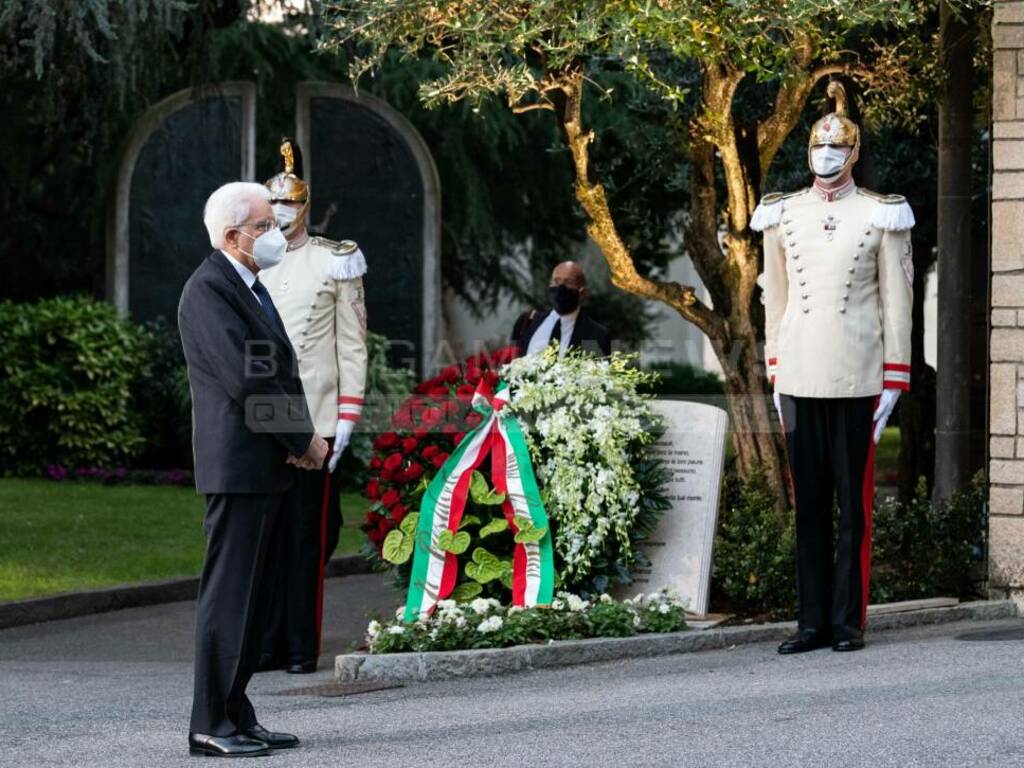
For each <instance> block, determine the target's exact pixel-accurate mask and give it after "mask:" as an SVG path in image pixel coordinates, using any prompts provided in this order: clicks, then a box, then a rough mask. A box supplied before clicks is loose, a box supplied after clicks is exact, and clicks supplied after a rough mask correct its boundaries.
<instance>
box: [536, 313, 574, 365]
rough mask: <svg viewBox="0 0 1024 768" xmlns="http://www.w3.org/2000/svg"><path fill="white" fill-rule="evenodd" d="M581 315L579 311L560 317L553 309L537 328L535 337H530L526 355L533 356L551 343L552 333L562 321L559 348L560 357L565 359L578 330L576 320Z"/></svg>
mask: <svg viewBox="0 0 1024 768" xmlns="http://www.w3.org/2000/svg"><path fill="white" fill-rule="evenodd" d="M579 314H580V311H579V310H578V309H577V310H575V311H574V312H570V313H569V314H568V315H559V314H558V313H557V312H556V311H555V310H553V309H552V310H551V312H550V313H549V314H548V316H547V317H545V318H544V320H543V321H542V322H541V324H540V325H539V326H537V330H536V331H534V332H533V336H531V337H530V343H529V344H528V345H527V347H526V354H528V355H532V354H535V353H537V352H540V351H541V350H542V349H544V347H546V346H547V345H548V343H549V342H550V341H551V332H552V331H553V330H555V323H557V322H558V321H559V319H561V321H562V343H561V345H560V346H559V348H558V356H559V357H563V356H564V355H565V350H567V349H568V348H569V342H570V341H571V340H572V332H573V329H575V328H576V318H577V317H579Z"/></svg>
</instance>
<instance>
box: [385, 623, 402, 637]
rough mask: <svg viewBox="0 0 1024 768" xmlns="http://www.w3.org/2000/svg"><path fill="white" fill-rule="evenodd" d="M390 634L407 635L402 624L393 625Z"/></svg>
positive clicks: (389, 629) (389, 628) (389, 630)
mask: <svg viewBox="0 0 1024 768" xmlns="http://www.w3.org/2000/svg"><path fill="white" fill-rule="evenodd" d="M388 634H389V635H404V634H405V627H403V626H402V625H400V624H392V625H391V626H390V627H388Z"/></svg>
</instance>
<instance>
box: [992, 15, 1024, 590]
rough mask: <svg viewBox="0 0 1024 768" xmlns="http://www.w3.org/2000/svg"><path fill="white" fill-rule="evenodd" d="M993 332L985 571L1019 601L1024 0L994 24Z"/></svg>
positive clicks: (1023, 527) (1023, 565)
mask: <svg viewBox="0 0 1024 768" xmlns="http://www.w3.org/2000/svg"><path fill="white" fill-rule="evenodd" d="M992 37H993V42H994V48H995V50H994V57H995V59H994V62H993V95H992V101H993V103H992V118H993V135H992V136H993V141H992V169H993V175H992V335H991V362H990V370H989V374H990V376H989V386H990V388H991V391H990V399H989V403H990V406H989V408H990V410H989V457H990V458H989V481H990V486H989V502H990V511H991V518H990V523H989V538H990V547H989V572H990V577H991V582H990V586H991V588H992V591H993V592H995V593H996V594H999V595H1007V594H1008V595H1010V596H1011V597H1013V598H1014V599H1015V600H1016V601H1017V602H1018V603H1020V602H1024V0H1012V1H1011V0H997V2H996V4H995V15H994V19H993V26H992Z"/></svg>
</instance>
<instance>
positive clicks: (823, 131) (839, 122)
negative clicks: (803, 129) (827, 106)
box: [807, 80, 860, 171]
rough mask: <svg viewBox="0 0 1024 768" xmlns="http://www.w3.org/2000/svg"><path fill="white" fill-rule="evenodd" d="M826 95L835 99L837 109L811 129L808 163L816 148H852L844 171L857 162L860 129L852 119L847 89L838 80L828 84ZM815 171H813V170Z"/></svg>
mask: <svg viewBox="0 0 1024 768" xmlns="http://www.w3.org/2000/svg"><path fill="white" fill-rule="evenodd" d="M825 94H826V95H827V96H828V97H829V98H831V99H835V102H836V108H835V110H834V111H832V112H829V113H828V114H827V115H825V116H824V117H823V118H821V119H820V120H818V121H817V122H816V123H815V124H814V126H813V127H812V128H811V138H810V142H809V143H808V145H807V162H808V163H810V161H811V150H812V149H814V148H815V147H821V146H826V145H827V146H833V147H852V149H853V151H852V152H850V157H849V158H848V159H847V161H846V164H845V165H844V166H843V168H842V170H844V171H845V170H846V169H847V168H848V167H850V166H851V165H853V163H854V162H856V160H857V153H858V150H859V149H860V128H859V127H858V126H857V124H856V123H855V122H853V120H851V119H850V112H849V102H848V100H847V97H846V89H845V88H844V87H843V84H842V83H840V82H839V81H838V80H832V81H831V82H829V84H828V89H827V90H826V91H825ZM812 170H813V169H812Z"/></svg>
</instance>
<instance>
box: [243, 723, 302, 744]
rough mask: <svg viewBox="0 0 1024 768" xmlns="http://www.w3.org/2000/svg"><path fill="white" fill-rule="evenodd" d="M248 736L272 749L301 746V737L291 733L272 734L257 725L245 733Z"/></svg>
mask: <svg viewBox="0 0 1024 768" xmlns="http://www.w3.org/2000/svg"><path fill="white" fill-rule="evenodd" d="M245 735H246V736H249V737H250V738H253V739H256V740H257V741H262V742H263V743H264V744H266V745H267V746H269V747H270V748H271V749H292V748H293V747H297V746H299V737H298V736H292V735H291V734H290V733H272V732H270V731H268V730H267V729H266V728H264V727H263V726H262V725H260V724H259V723H257V724H256V725H254V726H253V727H252V728H250V729H249V730H247V731H246V732H245Z"/></svg>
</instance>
